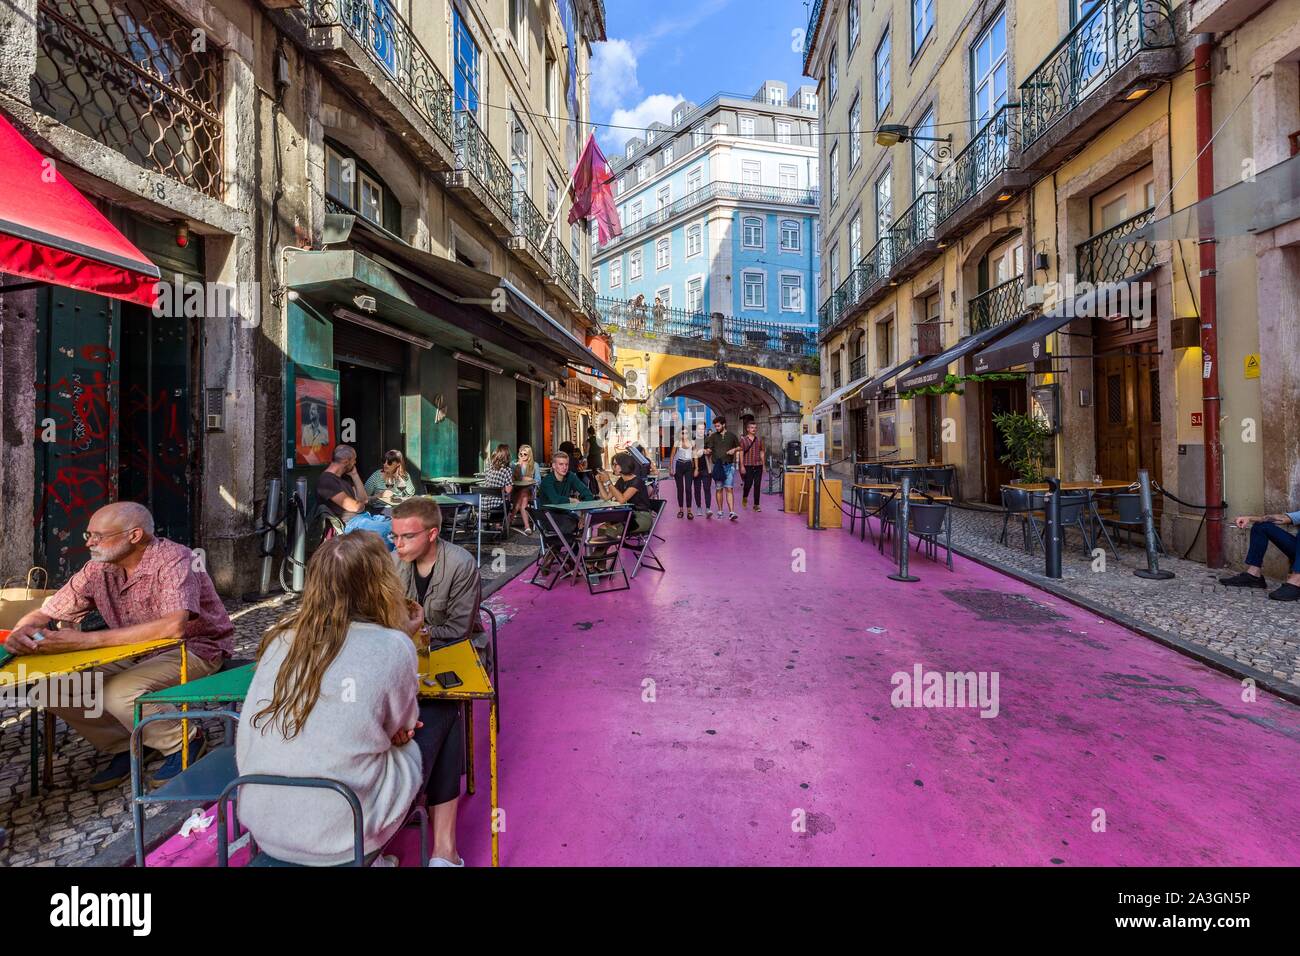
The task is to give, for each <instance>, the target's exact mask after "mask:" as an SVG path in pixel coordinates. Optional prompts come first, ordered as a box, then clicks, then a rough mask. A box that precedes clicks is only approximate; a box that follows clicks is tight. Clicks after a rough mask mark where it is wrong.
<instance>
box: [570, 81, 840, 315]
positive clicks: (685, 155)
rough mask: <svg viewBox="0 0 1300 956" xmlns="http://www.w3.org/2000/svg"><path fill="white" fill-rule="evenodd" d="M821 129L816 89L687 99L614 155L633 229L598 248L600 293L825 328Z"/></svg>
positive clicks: (769, 87) (625, 220)
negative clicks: (819, 302) (819, 307)
mask: <svg viewBox="0 0 1300 956" xmlns="http://www.w3.org/2000/svg"><path fill="white" fill-rule="evenodd" d="M818 134H819V131H818V127H817V95H816V91H815V89H814V88H813V87H810V86H803V87H799V88H797V89H796V90H795V91H794V93H793V94H787V89H786V85H785V84H784V83H781V82H778V81H774V80H769V81H767V82H765V83H764V84H763V86H762V87H761V88H760V89H759V91H758V93H757V94H756V95H754V96H752V97H746V96H739V95H732V94H727V93H719V94H717V95H715V96H713V97H710V98H709V99H708V100H707V101H706V102H705V103H703V104H701V105H699V106H697V105H695V104H693V103H687V102H683V103H679V104H678V105H677V107H676V109H675V110H674V111H673V116H672V123H671V125H669V124H663V123H656V124H652V126H651V127H650V129H649V130H647V132H646V134H645V136H643V137H635V138H633V139H630V140H628V142H627V146H626V152H625V153H624V154H623V155H621V156H613V157H611V159H610V165H611V167H612V169H613V171H614V173H615V174H616V176H617V179H616V181H615V186H614V189H615V195H616V197H617V199H618V205H619V215H620V221H621V222H622V224H623V235H622V236H621V237H619V238H618V239H616V240H614V241H613V242H611V243H609V244H607V245H605V246H603V247H600V248H594V249H593V255H592V262H593V273H594V274H593V277H592V282H593V284H594V285H595V286H596V291H597V294H598V295H600V296H603V297H607V298H611V299H622V300H629V301H631V300H635V299H636V298H637V297H638V296H642V295H643V296H644V297H645V303H646V305H647V306H648V307H652V306H653V305H654V303H655V300H656V299H659V300H660V301H661V302H662V304H663V306H664V307H665V308H666V309H672V310H685V311H686V312H689V313H702V314H707V313H712V312H722V313H724V314H727V315H734V316H738V317H740V318H743V319H752V320H759V321H766V322H776V323H781V324H783V325H796V326H809V327H812V326H815V325H816V321H817V315H816V305H815V302H814V298H815V290H816V288H817V274H818V271H819V265H818V258H819V253H820V248H819V245H820V230H819V228H818V221H819V220H818V215H819V209H820V205H819V204H820V197H819V194H818V191H817V182H818V179H817V175H818V169H817V155H818Z"/></svg>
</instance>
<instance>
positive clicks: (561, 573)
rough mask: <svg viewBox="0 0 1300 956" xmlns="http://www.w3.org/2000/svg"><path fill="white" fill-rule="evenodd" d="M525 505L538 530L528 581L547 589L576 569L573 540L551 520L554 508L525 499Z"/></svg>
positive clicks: (576, 559) (553, 515)
mask: <svg viewBox="0 0 1300 956" xmlns="http://www.w3.org/2000/svg"><path fill="white" fill-rule="evenodd" d="M528 508H529V510H530V511H531V512H532V517H533V526H534V527H535V528H537V530H538V531H540V532H541V535H540V537H539V540H538V549H537V567H536V568H535V569H534V571H533V576H532V578H531V579H530V580H529V582H528V583H529V584H535V585H537V586H538V587H539V588H545V589H546V590H547V591H549V590H551V588H553V587H555V583H556V582H557V581H559V580H560V578H562V577H567V576H568V575H570V574H573V573H574V571H575V570H576V569H577V567H578V552H577V549H576V547H575V544H574V542H573V541H571V540H570V539H569V538H568V537H567V536H566V535H565V534H564V533H563V532H561V531H560V528H559V526H558V525H557V524H556V523H555V514H554V512H552V511H551V510H550V509H549V508H539V507H537V505H536V503H533V502H530V503H529V505H528Z"/></svg>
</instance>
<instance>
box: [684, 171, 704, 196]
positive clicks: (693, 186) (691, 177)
mask: <svg viewBox="0 0 1300 956" xmlns="http://www.w3.org/2000/svg"><path fill="white" fill-rule="evenodd" d="M700 177H701V173H700V167H699V166H696V167H695V168H694V169H692V170H691V171H690V172H689V173H687V174H686V191H687V192H688V193H693V192H695V190H697V189H699V188H700Z"/></svg>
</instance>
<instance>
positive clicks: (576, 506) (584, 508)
mask: <svg viewBox="0 0 1300 956" xmlns="http://www.w3.org/2000/svg"><path fill="white" fill-rule="evenodd" d="M542 507H543V508H545V509H546V510H547V511H559V512H563V513H567V514H574V515H577V516H578V519H579V520H580V522H581V524H580V525H579V527H578V542H579V546H580V548H581V547H582V546H583V545H585V544H586V536H587V526H588V524H590V523H591V515H590V514H589V513H588V512H592V511H630V510H632V506H631V505H628V504H619V503H618V502H617V501H607V500H605V499H604V498H595V499H593V500H591V501H566V502H564V503H563V504H558V505H543V506H542ZM556 533H557V534H559V529H558V528H557V529H556ZM559 538H560V545H561V547H563V548H564V550H565V552H566V553H567V554H568V555H569V557H570V558H572V559H573V562H574V566H573V571H571V572H570V573H569V574H568V575H566V577H572V578H573V579H574V581H575V583H576V581H577V574H578V573H579V571H580V570H581V569H582V555H581V554H579V553H578V552H575V551H574V550H573V548H572V547H570V546H569V540H568V538H566V537H565V536H564V535H563V534H560V535H559Z"/></svg>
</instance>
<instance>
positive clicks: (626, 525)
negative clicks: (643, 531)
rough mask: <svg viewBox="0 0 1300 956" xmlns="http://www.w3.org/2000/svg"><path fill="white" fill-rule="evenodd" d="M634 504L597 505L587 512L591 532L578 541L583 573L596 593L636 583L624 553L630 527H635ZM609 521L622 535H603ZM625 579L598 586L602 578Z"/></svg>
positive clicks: (628, 586) (603, 580) (604, 592)
mask: <svg viewBox="0 0 1300 956" xmlns="http://www.w3.org/2000/svg"><path fill="white" fill-rule="evenodd" d="M632 515H633V511H632V509H631V508H626V507H622V508H597V509H593V510H592V511H589V512H587V518H588V521H587V532H586V534H585V535H584V537H583V538H582V539H581V540H580V541H579V542H578V546H579V561H578V563H579V564H580V565H581V567H582V572H583V577H585V578H586V579H587V590H588V591H590V592H591V593H592V594H606V593H608V592H610V591H626V590H627V589H628V588H630V587H631V586H632V585H630V584H629V583H628V578H627V571H625V570H624V569H623V562H622V561H621V560H620V555H621V553H622V551H623V546H624V544H625V543H626V542H627V535H628V531H629V530H630V529H631V527H632ZM605 525H610V526H612V527H616V528H618V537H617V538H609V537H603V536H602V532H601V529H602V528H603V527H604V526H605ZM615 579H618V580H619V581H621V586H620V585H615V586H612V587H604V586H602V587H600V588H599V589H598V588H597V584H599V583H600V582H605V581H608V582H613V581H614V580H615Z"/></svg>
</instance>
